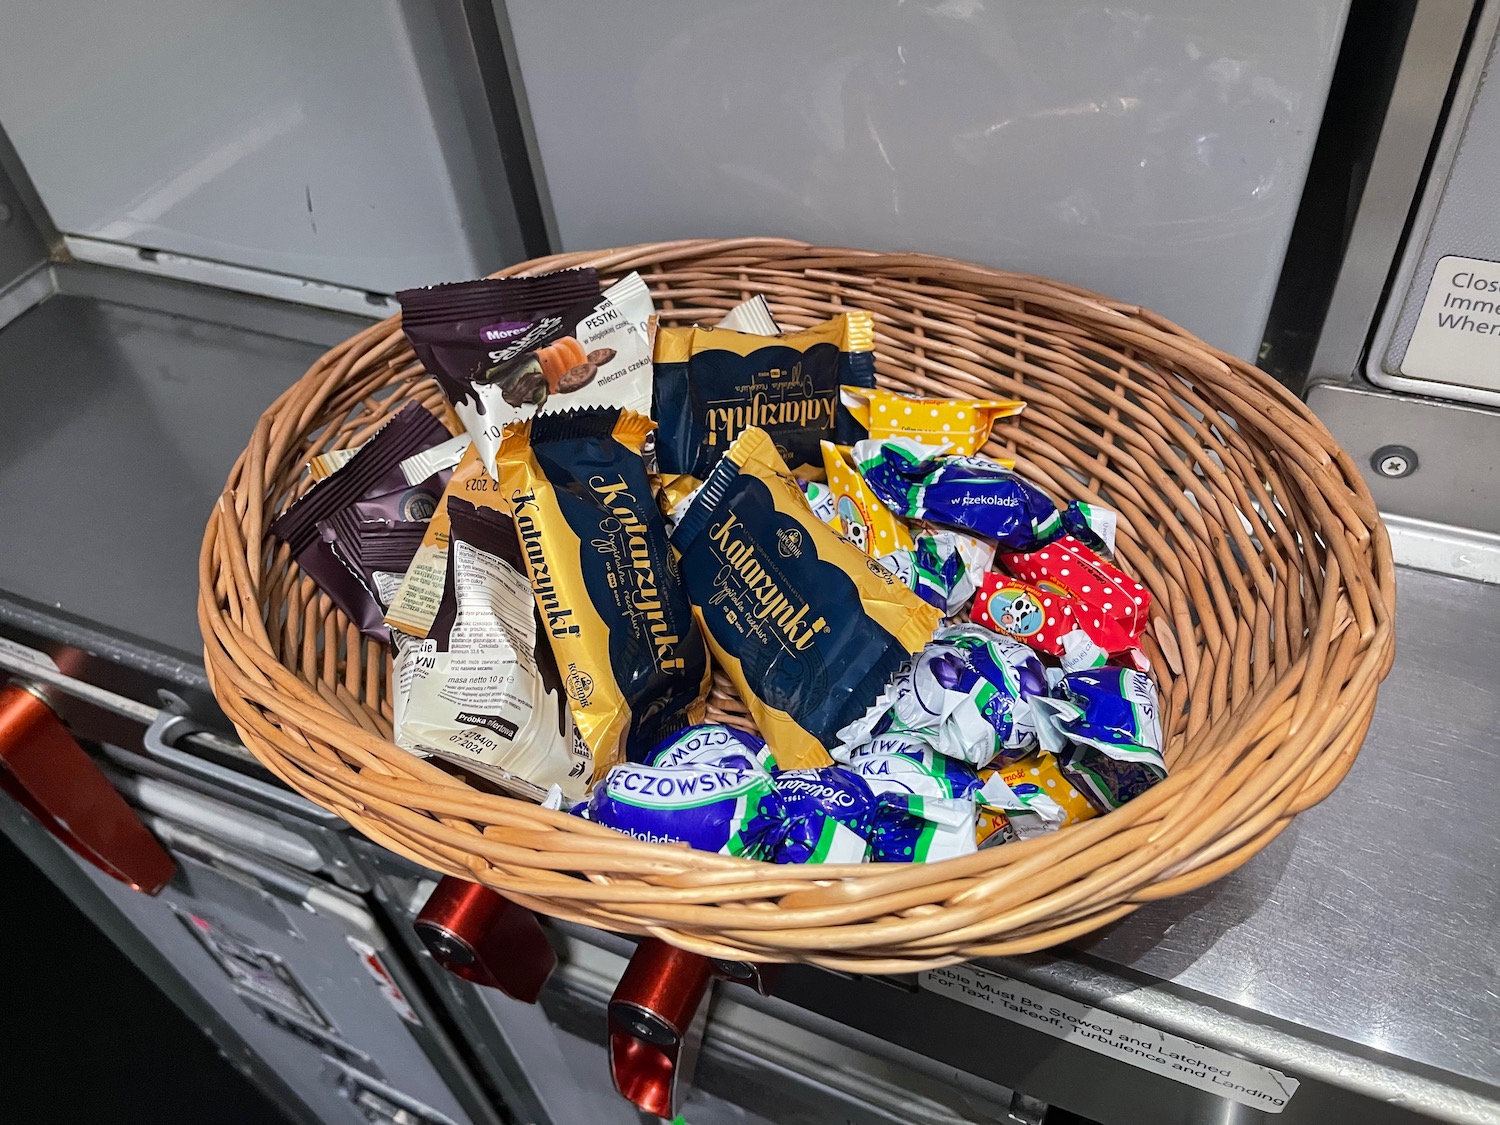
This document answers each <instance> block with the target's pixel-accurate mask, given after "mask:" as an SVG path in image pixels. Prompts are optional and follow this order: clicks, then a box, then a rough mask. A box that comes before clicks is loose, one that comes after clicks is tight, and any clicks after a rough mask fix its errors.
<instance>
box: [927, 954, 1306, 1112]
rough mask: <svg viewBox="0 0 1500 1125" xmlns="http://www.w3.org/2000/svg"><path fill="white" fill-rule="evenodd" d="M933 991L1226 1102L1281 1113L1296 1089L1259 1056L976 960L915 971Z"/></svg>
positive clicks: (1291, 1082) (1295, 1085)
mask: <svg viewBox="0 0 1500 1125" xmlns="http://www.w3.org/2000/svg"><path fill="white" fill-rule="evenodd" d="M918 981H919V983H920V984H921V986H922V987H923V988H925V989H927V990H928V991H930V992H939V993H942V994H943V995H944V996H949V997H952V998H953V999H954V1000H957V1001H959V1002H960V1003H963V1004H967V1005H969V1007H971V1008H979V1009H981V1010H983V1011H987V1012H993V1013H995V1014H996V1015H1000V1016H1004V1017H1005V1018H1006V1019H1008V1020H1011V1021H1013V1022H1015V1023H1019V1024H1025V1025H1026V1026H1027V1027H1031V1028H1035V1029H1036V1030H1037V1031H1040V1032H1043V1033H1044V1034H1046V1035H1050V1036H1052V1037H1053V1038H1054V1039H1062V1040H1064V1041H1065V1042H1068V1043H1073V1044H1075V1045H1077V1046H1079V1047H1083V1048H1086V1049H1087V1050H1090V1051H1095V1052H1097V1053H1098V1054H1101V1055H1108V1056H1109V1057H1110V1058H1114V1059H1119V1060H1120V1061H1121V1062H1127V1063H1130V1064H1131V1065H1132V1066H1136V1067H1139V1068H1140V1069H1142V1070H1149V1071H1152V1072H1154V1073H1156V1074H1161V1075H1163V1076H1165V1077H1167V1078H1170V1079H1172V1080H1173V1081H1175V1082H1181V1083H1184V1084H1185V1085H1188V1086H1193V1087H1196V1088H1197V1089H1199V1090H1206V1091H1207V1092H1208V1093H1210V1094H1216V1095H1217V1096H1219V1097H1221V1098H1226V1099H1228V1100H1229V1101H1233V1102H1239V1103H1240V1104H1241V1105H1248V1106H1253V1107H1254V1108H1256V1109H1259V1110H1261V1111H1263V1112H1265V1113H1280V1112H1281V1111H1282V1110H1283V1109H1285V1108H1286V1104H1287V1102H1289V1101H1291V1099H1292V1095H1293V1094H1295V1093H1296V1092H1297V1087H1298V1086H1299V1085H1300V1083H1299V1082H1298V1081H1297V1079H1295V1078H1291V1077H1289V1076H1287V1075H1285V1074H1282V1073H1281V1072H1280V1071H1279V1070H1272V1069H1271V1068H1270V1067H1268V1066H1261V1065H1260V1064H1259V1063H1253V1062H1247V1061H1246V1060H1245V1059H1238V1058H1235V1057H1234V1056H1233V1055H1229V1054H1225V1053H1224V1052H1223V1051H1219V1050H1215V1049H1214V1048H1213V1047H1205V1046H1203V1045H1202V1044H1201V1043H1194V1042H1193V1041H1192V1040H1191V1039H1183V1038H1182V1037H1181V1036H1177V1035H1172V1034H1169V1033H1168V1032H1165V1031H1159V1030H1157V1029H1156V1028H1154V1027H1151V1026H1149V1025H1147V1024H1143V1023H1137V1022H1136V1021H1135V1020H1130V1019H1126V1018H1125V1017H1123V1016H1117V1015H1113V1014H1111V1013H1110V1012H1103V1011H1100V1010H1099V1009H1098V1008H1091V1007H1089V1006H1088V1005H1087V1004H1081V1003H1079V1002H1078V1001H1076V1000H1069V999H1067V998H1066V997H1062V996H1058V995H1057V994H1056V993H1054V992H1048V991H1047V990H1046V989H1042V988H1036V987H1035V986H1033V985H1029V984H1023V983H1022V982H1021V981H1018V980H1013V979H1011V978H1010V977H1005V976H1001V975H1000V974H999V973H992V972H990V971H989V970H988V969H981V968H979V967H977V966H975V965H953V966H950V967H948V968H946V969H933V970H931V971H929V972H925V973H922V974H920V976H919V977H918Z"/></svg>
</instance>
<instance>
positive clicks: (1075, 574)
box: [996, 535, 1151, 652]
mask: <svg viewBox="0 0 1500 1125" xmlns="http://www.w3.org/2000/svg"><path fill="white" fill-rule="evenodd" d="M996 558H997V561H998V562H999V563H1000V565H1001V566H1002V567H1004V568H1005V569H1006V570H1007V571H1009V572H1010V573H1011V574H1013V575H1015V576H1016V577H1017V578H1020V579H1022V580H1024V581H1026V582H1029V583H1032V584H1033V585H1036V586H1040V587H1043V588H1045V589H1051V590H1054V591H1056V592H1058V593H1061V594H1064V595H1066V596H1067V597H1069V598H1071V599H1073V600H1074V601H1075V602H1082V603H1084V604H1086V605H1087V606H1088V607H1089V609H1090V612H1088V613H1084V614H1081V615H1080V614H1076V613H1075V616H1078V617H1079V624H1080V625H1081V627H1082V628H1083V629H1084V631H1085V632H1090V629H1091V628H1092V630H1094V631H1096V632H1099V633H1100V634H1101V635H1107V636H1109V637H1110V638H1111V639H1112V640H1113V641H1114V642H1115V643H1119V638H1120V637H1121V636H1124V637H1128V638H1130V641H1131V645H1126V646H1125V647H1127V648H1128V647H1132V646H1133V644H1134V642H1135V641H1136V640H1137V639H1138V638H1139V637H1140V635H1141V633H1142V632H1144V631H1145V628H1146V622H1147V619H1148V618H1149V616H1150V611H1151V593H1150V591H1148V590H1147V589H1146V587H1145V586H1143V585H1141V584H1140V583H1139V582H1137V581H1136V580H1135V579H1134V578H1131V577H1130V575H1128V574H1126V573H1125V572H1124V571H1123V570H1121V569H1120V568H1119V567H1117V566H1114V565H1113V564H1111V563H1109V562H1106V561H1105V560H1104V559H1102V558H1100V557H1099V555H1098V554H1097V553H1095V552H1094V551H1093V550H1092V549H1091V548H1089V547H1088V546H1086V545H1084V544H1083V543H1081V542H1080V541H1079V540H1078V539H1076V538H1075V537H1073V536H1071V535H1065V536H1063V537H1062V538H1061V539H1059V540H1057V541H1056V542H1054V543H1049V544H1048V545H1047V546H1045V547H1043V548H1041V549H1040V550H1038V551H1022V552H1018V553H1015V552H1011V553H1001V554H998V555H997V556H996ZM1105 622H1111V623H1112V624H1113V625H1114V626H1115V627H1116V628H1115V629H1110V630H1109V631H1108V633H1107V634H1105V633H1104V629H1105V624H1104V623H1105ZM1116 629H1117V630H1118V632H1117V631H1116ZM1099 643H1100V644H1101V647H1104V648H1107V649H1109V650H1110V651H1112V652H1118V651H1122V650H1121V649H1118V648H1110V646H1109V645H1107V644H1104V643H1103V642H1102V641H1101V642H1099Z"/></svg>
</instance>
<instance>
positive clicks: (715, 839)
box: [573, 763, 783, 859]
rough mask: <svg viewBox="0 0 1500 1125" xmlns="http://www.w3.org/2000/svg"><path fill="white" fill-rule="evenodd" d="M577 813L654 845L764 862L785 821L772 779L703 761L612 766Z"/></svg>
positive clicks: (764, 775) (758, 771)
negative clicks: (672, 845)
mask: <svg viewBox="0 0 1500 1125" xmlns="http://www.w3.org/2000/svg"><path fill="white" fill-rule="evenodd" d="M573 811H574V813H576V814H577V815H579V816H582V817H584V818H585V819H588V820H592V821H595V822H596V823H598V824H604V825H608V826H609V827H610V828H613V829H615V830H616V831H618V832H623V833H625V834H626V835H627V836H634V837H635V838H636V839H637V840H645V841H647V842H648V843H653V844H667V843H683V844H687V845H688V846H689V847H693V848H698V849H699V850H700V851H705V852H719V853H721V854H723V855H740V856H746V857H748V858H750V859H767V858H769V852H770V847H771V841H772V837H773V834H774V833H775V831H776V829H777V827H778V826H779V825H780V823H781V821H782V819H783V817H782V808H781V797H780V795H779V794H778V793H777V791H776V786H775V784H774V783H773V782H772V780H771V775H770V774H769V773H767V772H766V771H765V770H760V769H748V770H741V769H732V768H725V767H720V766H709V765H703V764H700V763H686V764H683V765H680V766H641V765H634V764H626V765H619V766H615V767H614V768H613V769H611V770H610V771H609V772H608V773H607V774H605V775H604V778H603V779H602V780H601V781H600V782H599V783H598V784H597V785H595V786H594V790H593V792H592V793H591V794H589V799H588V801H587V802H586V803H584V804H582V805H579V806H578V807H577V808H575V809H574V810H573Z"/></svg>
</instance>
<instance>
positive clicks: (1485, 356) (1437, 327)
mask: <svg viewBox="0 0 1500 1125" xmlns="http://www.w3.org/2000/svg"><path fill="white" fill-rule="evenodd" d="M1401 374H1403V375H1407V376H1410V377H1411V378H1413V379H1431V380H1433V381H1434V382H1438V383H1458V384H1460V385H1462V386H1466V387H1483V388H1485V389H1487V390H1492V391H1500V262H1486V261H1484V260H1483V259H1482V258H1460V257H1458V256H1457V255H1453V254H1450V255H1449V256H1448V257H1446V258H1443V259H1441V260H1440V261H1439V262H1438V264H1437V267H1436V268H1435V269H1434V270H1433V271H1432V284H1431V285H1430V286H1428V289H1427V299H1426V300H1425V301H1423V302H1422V313H1421V315H1420V316H1418V317H1417V327H1416V329H1415V331H1413V332H1412V334H1411V343H1410V344H1408V345H1407V346H1406V356H1405V358H1404V359H1402V360H1401Z"/></svg>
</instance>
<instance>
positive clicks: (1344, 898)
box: [1076, 570, 1500, 1120]
mask: <svg viewBox="0 0 1500 1125" xmlns="http://www.w3.org/2000/svg"><path fill="white" fill-rule="evenodd" d="M1396 622H1397V632H1398V638H1399V640H1398V645H1399V647H1398V649H1397V660H1396V665H1395V668H1394V669H1393V670H1392V673H1391V676H1390V678H1389V679H1387V680H1386V682H1385V685H1384V686H1383V687H1382V689H1381V697H1380V706H1379V709H1378V711H1377V714H1376V718H1375V722H1374V725H1373V726H1372V727H1371V730H1370V735H1369V738H1368V739H1367V741H1366V743H1365V746H1364V749H1363V751H1362V752H1361V754H1360V756H1359V758H1358V760H1357V761H1356V762H1355V764H1354V768H1353V769H1352V770H1351V772H1350V775H1349V777H1348V778H1347V779H1346V780H1345V781H1344V783H1343V784H1342V785H1341V786H1340V787H1339V788H1338V789H1337V790H1336V791H1335V792H1334V794H1333V795H1332V796H1331V797H1330V798H1329V799H1328V800H1327V801H1326V802H1324V803H1323V804H1322V805H1320V806H1318V807H1317V808H1314V809H1311V810H1309V811H1308V812H1306V813H1303V814H1302V815H1301V816H1300V817H1298V818H1297V820H1296V821H1294V822H1293V824H1292V825H1291V827H1289V828H1288V829H1287V830H1286V831H1285V832H1283V833H1282V835H1281V836H1280V837H1278V838H1277V839H1276V840H1275V841H1273V842H1272V843H1271V844H1270V845H1269V846H1268V847H1267V848H1266V850H1265V851H1264V852H1262V853H1261V854H1260V855H1259V856H1257V857H1256V858H1255V859H1254V860H1252V861H1251V862H1250V863H1248V864H1246V865H1245V866H1244V867H1243V868H1241V869H1240V870H1239V871H1237V872H1235V873H1234V874H1232V875H1230V876H1228V877H1226V878H1224V879H1222V880H1220V881H1219V882H1217V883H1214V884H1211V885H1210V886H1208V887H1205V888H1204V889H1202V890H1200V891H1196V892H1193V893H1191V894H1188V895H1184V896H1182V897H1180V898H1176V899H1172V900H1169V901H1167V902H1162V903H1158V904H1155V905H1152V906H1149V907H1145V908H1143V909H1141V910H1140V911H1138V912H1137V913H1136V914H1135V915H1133V916H1132V917H1130V918H1129V919H1127V920H1126V921H1124V922H1121V923H1120V924H1118V925H1116V926H1114V927H1112V928H1110V929H1108V930H1105V931H1104V932H1102V933H1100V934H1098V935H1096V936H1095V937H1093V938H1090V939H1086V940H1084V941H1082V942H1079V943H1077V946H1076V948H1077V949H1078V950H1079V951H1081V952H1084V953H1086V954H1087V955H1088V956H1089V957H1091V958H1095V959H1097V960H1098V961H1100V962H1102V963H1104V964H1105V965H1113V966H1118V967H1119V968H1121V969H1125V970H1128V971H1129V972H1130V973H1132V974H1139V975H1140V976H1141V977H1142V978H1144V979H1148V980H1149V979H1155V980H1160V981H1163V982H1167V983H1169V984H1170V986H1171V987H1172V989H1173V990H1174V991H1177V992H1179V993H1187V994H1191V993H1197V994H1198V995H1199V996H1201V997H1203V998H1204V999H1206V1000H1207V1001H1208V1002H1209V1003H1211V1004H1215V1005H1220V1004H1222V1005H1229V1006H1232V1009H1237V1010H1238V1011H1240V1012H1244V1013H1251V1014H1252V1015H1253V1018H1255V1019H1257V1020H1260V1021H1268V1020H1279V1021H1284V1022H1285V1024H1286V1025H1290V1026H1291V1027H1293V1028H1296V1029H1297V1030H1298V1034H1299V1035H1301V1036H1306V1037H1308V1038H1310V1039H1317V1038H1319V1037H1322V1036H1327V1037H1331V1038H1332V1039H1334V1040H1341V1041H1343V1042H1344V1043H1347V1044H1349V1045H1351V1046H1352V1047H1353V1048H1355V1049H1356V1050H1365V1051H1368V1052H1370V1053H1371V1057H1374V1058H1377V1059H1381V1056H1383V1060H1382V1061H1384V1062H1385V1063H1386V1065H1388V1066H1390V1067H1392V1068H1393V1069H1394V1070H1395V1071H1396V1072H1398V1073H1401V1072H1407V1071H1414V1070H1418V1069H1420V1068H1424V1067H1426V1068H1432V1072H1435V1073H1436V1074H1437V1075H1438V1076H1440V1080H1445V1081H1447V1082H1449V1083H1450V1084H1451V1085H1453V1086H1455V1087H1458V1086H1461V1085H1462V1084H1463V1080H1472V1081H1473V1082H1475V1083H1479V1084H1480V1085H1481V1088H1485V1089H1486V1090H1487V1092H1486V1095H1485V1096H1486V1097H1487V1098H1488V1099H1489V1103H1490V1104H1489V1108H1488V1113H1489V1114H1490V1115H1491V1116H1490V1117H1489V1119H1491V1120H1500V989H1497V980H1496V970H1497V965H1500V879H1497V878H1496V872H1497V871H1500V836H1497V834H1496V833H1495V832H1494V831H1493V824H1494V810H1495V808H1496V807H1497V806H1500V688H1497V683H1496V676H1495V672H1496V669H1500V589H1497V588H1496V587H1494V586H1489V585H1483V584H1480V583H1475V582H1466V581H1463V580H1460V579H1454V578H1445V577H1440V576H1437V575H1430V574H1423V573H1419V572H1417V571H1408V570H1403V571H1402V572H1401V574H1400V586H1399V605H1398V609H1397V617H1396ZM1282 1063H1285V1064H1286V1065H1287V1067H1288V1068H1290V1069H1291V1070H1292V1071H1294V1072H1296V1071H1299V1070H1300V1069H1301V1067H1302V1064H1303V1060H1301V1059H1299V1058H1297V1057H1287V1058H1283V1059H1280V1060H1278V1061H1276V1062H1274V1063H1272V1065H1278V1066H1279V1065H1281V1064H1282ZM1443 1072H1446V1074H1447V1075H1450V1076H1452V1077H1451V1078H1448V1079H1442V1078H1441V1075H1442V1074H1443ZM1350 1077H1351V1080H1354V1081H1356V1082H1357V1081H1358V1079H1357V1078H1356V1077H1355V1076H1353V1075H1351V1076H1350ZM1392 1081H1393V1082H1396V1083H1398V1084H1399V1081H1400V1079H1398V1078H1393V1079H1392ZM1371 1093H1372V1094H1376V1091H1374V1090H1372V1091H1371ZM1424 1108H1427V1109H1429V1110H1431V1111H1434V1112H1436V1111H1441V1110H1444V1109H1445V1108H1447V1107H1445V1106H1442V1105H1431V1106H1424Z"/></svg>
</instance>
